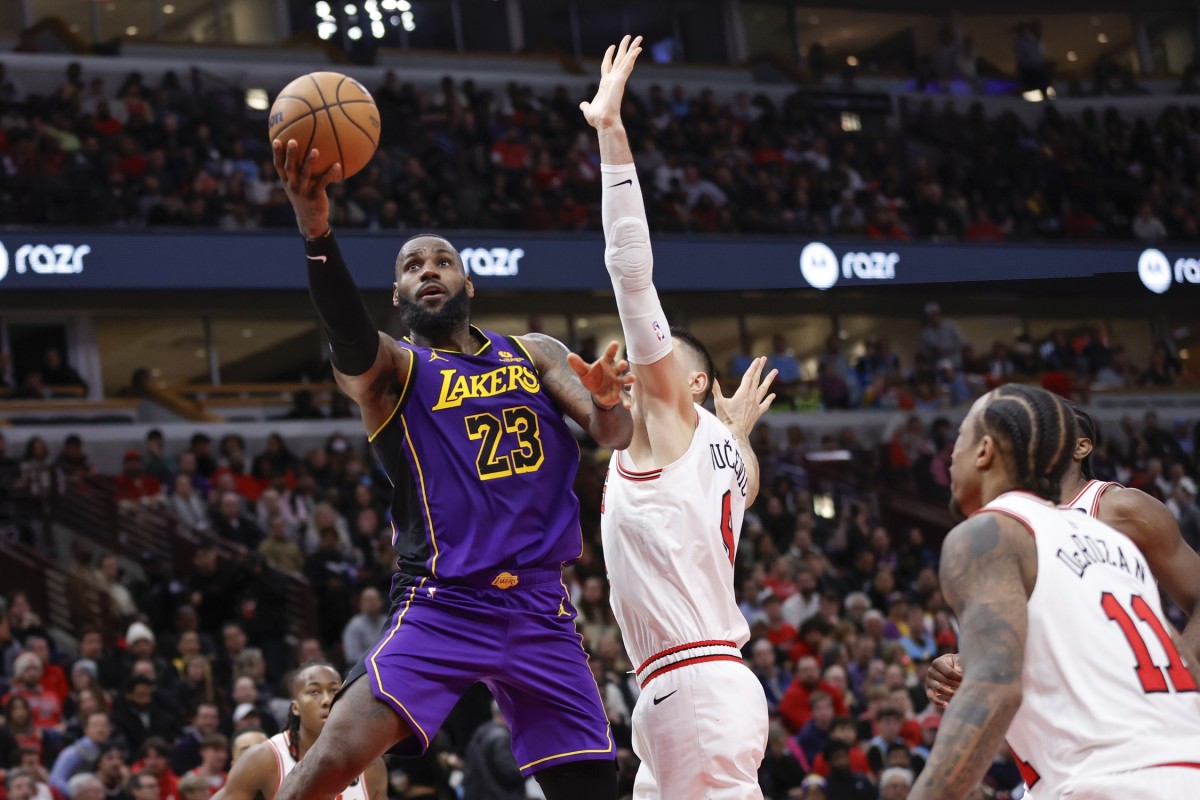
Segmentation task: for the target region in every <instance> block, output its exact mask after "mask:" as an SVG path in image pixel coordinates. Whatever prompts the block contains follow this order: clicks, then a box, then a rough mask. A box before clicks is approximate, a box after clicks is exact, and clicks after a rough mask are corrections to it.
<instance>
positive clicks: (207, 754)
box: [180, 733, 229, 800]
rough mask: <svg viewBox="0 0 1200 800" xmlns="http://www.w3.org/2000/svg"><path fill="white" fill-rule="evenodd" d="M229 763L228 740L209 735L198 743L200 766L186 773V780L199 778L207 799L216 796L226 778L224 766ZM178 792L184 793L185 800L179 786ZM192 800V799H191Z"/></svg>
mask: <svg viewBox="0 0 1200 800" xmlns="http://www.w3.org/2000/svg"><path fill="white" fill-rule="evenodd" d="M228 761H229V740H228V739H226V738H225V737H224V736H222V735H221V734H219V733H211V734H209V735H208V736H206V737H205V738H204V741H202V742H201V743H200V765H199V766H197V767H196V768H195V769H193V770H191V771H189V772H188V773H187V777H186V778H184V780H187V778H193V777H194V778H199V779H200V780H201V781H203V784H202V786H203V788H205V789H207V790H208V794H207V795H203V797H209V796H211V795H214V794H216V793H217V792H218V791H219V790H220V788H221V787H222V786H224V785H225V779H226V778H227V777H228V773H227V772H226V771H225V770H226V765H227V763H228ZM180 791H184V792H185V794H184V798H185V800H187V795H186V790H185V789H184V787H183V786H182V784H181V785H180ZM193 800H194V798H193Z"/></svg>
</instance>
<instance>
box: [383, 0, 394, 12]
mask: <svg viewBox="0 0 1200 800" xmlns="http://www.w3.org/2000/svg"><path fill="white" fill-rule="evenodd" d="M379 7H380V8H382V9H383V10H384V11H395V10H396V0H380V3H379Z"/></svg>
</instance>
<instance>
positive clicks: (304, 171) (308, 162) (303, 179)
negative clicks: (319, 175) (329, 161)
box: [300, 147, 321, 197]
mask: <svg viewBox="0 0 1200 800" xmlns="http://www.w3.org/2000/svg"><path fill="white" fill-rule="evenodd" d="M320 157H321V151H320V150H318V149H317V148H315V147H314V148H313V149H312V150H309V151H308V158H306V159H304V164H303V165H302V166H301V168H300V189H301V190H302V191H303V192H304V193H305V194H307V195H309V196H310V197H311V196H312V186H313V174H312V173H313V164H315V163H317V159H318V158H320Z"/></svg>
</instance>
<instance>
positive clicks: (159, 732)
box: [112, 675, 179, 781]
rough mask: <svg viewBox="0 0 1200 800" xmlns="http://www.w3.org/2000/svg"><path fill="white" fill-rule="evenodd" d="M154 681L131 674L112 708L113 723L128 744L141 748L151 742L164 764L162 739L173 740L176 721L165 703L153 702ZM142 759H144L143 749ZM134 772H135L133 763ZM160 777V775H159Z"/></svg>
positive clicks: (166, 753) (165, 750)
mask: <svg viewBox="0 0 1200 800" xmlns="http://www.w3.org/2000/svg"><path fill="white" fill-rule="evenodd" d="M155 689H156V684H155V682H154V679H153V678H149V677H147V676H145V675H134V676H133V677H132V678H130V679H129V681H128V682H127V684H126V689H125V694H124V695H123V696H122V697H121V698H119V699H118V700H117V702H116V705H115V706H114V708H113V713H112V721H113V724H114V725H115V726H116V727H117V728H118V729H119V730H120V731H121V733H122V734H124V737H125V740H126V741H128V742H129V745H130V747H132V748H137V749H142V748H143V744H144V743H145V744H146V745H147V746H149V745H150V744H151V743H154V744H155V746H156V747H158V751H157V752H159V753H161V756H162V758H163V764H164V766H165V764H166V757H167V755H168V753H169V752H170V748H169V747H167V745H166V742H164V741H163V740H164V739H166V740H173V739H174V738H175V735H176V734H177V733H178V732H179V721H178V720H177V719H176V717H175V715H174V713H173V712H172V711H171V709H170V708H169V707H167V706H164V705H163V704H161V703H156V702H154V699H155V697H154V693H155ZM142 758H143V759H145V758H146V755H145V751H144V750H143V754H142ZM134 771H135V772H136V771H137V767H136V766H135V768H134ZM159 780H160V781H161V780H162V776H161V775H160V776H159Z"/></svg>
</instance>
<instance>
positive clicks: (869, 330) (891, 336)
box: [838, 310, 921, 370]
mask: <svg viewBox="0 0 1200 800" xmlns="http://www.w3.org/2000/svg"><path fill="white" fill-rule="evenodd" d="M838 325H839V326H840V327H841V330H840V335H841V337H842V353H843V355H845V356H846V358H847V359H848V360H849V361H850V364H851V366H853V365H854V364H855V363H857V362H858V359H859V357H861V356H862V355H863V353H864V352H866V348H867V343H868V342H872V343H873V342H876V341H878V340H879V339H886V340H887V344H888V349H889V350H890V351H891V352H893V353H895V354H896V355H897V356H899V358H900V368H901V369H903V370H909V369H912V366H913V356H915V355H916V354H917V350H918V349H919V348H920V346H921V345H920V342H921V317H920V312H919V310H918V311H914V313H912V314H905V315H903V316H881V315H879V314H839V315H838Z"/></svg>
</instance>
